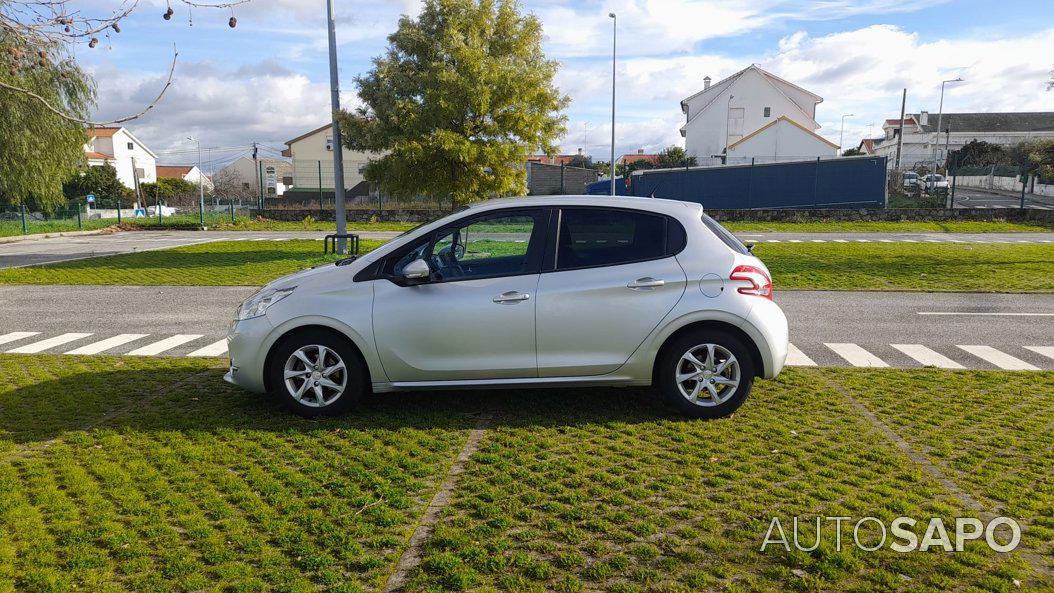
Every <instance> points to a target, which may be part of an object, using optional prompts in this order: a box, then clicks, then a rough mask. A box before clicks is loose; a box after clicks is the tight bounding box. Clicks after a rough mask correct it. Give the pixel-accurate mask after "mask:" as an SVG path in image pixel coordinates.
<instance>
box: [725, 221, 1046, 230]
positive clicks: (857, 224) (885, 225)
mask: <svg viewBox="0 0 1054 593" xmlns="http://www.w3.org/2000/svg"><path fill="white" fill-rule="evenodd" d="M721 224H722V225H724V227H725V228H727V229H728V230H730V231H732V232H735V233H749V232H768V233H1019V232H1047V233H1049V232H1051V231H1054V225H1051V224H1043V223H1040V222H1029V223H1018V222H1006V221H992V222H986V221H978V220H949V221H945V222H936V221H911V220H903V221H897V222H864V221H822V220H819V221H813V222H735V221H730V222H723V223H721Z"/></svg>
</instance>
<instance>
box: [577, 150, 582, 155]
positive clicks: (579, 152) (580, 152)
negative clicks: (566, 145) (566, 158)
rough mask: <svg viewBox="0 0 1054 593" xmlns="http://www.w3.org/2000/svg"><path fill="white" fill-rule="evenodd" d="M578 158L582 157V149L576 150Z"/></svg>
mask: <svg viewBox="0 0 1054 593" xmlns="http://www.w3.org/2000/svg"><path fill="white" fill-rule="evenodd" d="M578 156H582V149H581V148H579V149H578Z"/></svg>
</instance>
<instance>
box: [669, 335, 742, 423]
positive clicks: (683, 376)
mask: <svg viewBox="0 0 1054 593" xmlns="http://www.w3.org/2000/svg"><path fill="white" fill-rule="evenodd" d="M674 372H675V373H676V377H675V379H674V380H675V382H676V383H677V389H678V391H680V392H681V395H682V396H683V397H684V398H685V399H687V400H688V401H690V402H692V403H693V404H695V405H697V406H703V407H713V406H717V405H720V404H723V403H725V402H726V401H728V400H729V399H730V398H731V397H732V396H733V395H735V393H736V389H738V388H739V379H740V376H739V361H738V360H736V357H735V355H734V354H732V352H731V351H729V349H728V348H725V347H724V346H722V345H720V344H699V345H698V346H694V347H692V348H690V349H689V350H688V351H687V352H685V353H684V354H683V355H682V356H681V359H680V361H678V362H677V368H676V369H675V371H674Z"/></svg>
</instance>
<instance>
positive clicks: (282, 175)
mask: <svg viewBox="0 0 1054 593" xmlns="http://www.w3.org/2000/svg"><path fill="white" fill-rule="evenodd" d="M212 182H213V184H214V185H215V188H216V192H217V193H219V194H226V195H231V196H233V195H243V196H259V195H260V187H261V185H262V186H263V187H264V188H265V191H264V194H265V195H268V196H281V195H283V194H285V190H287V189H289V188H290V187H292V186H293V164H292V163H290V162H289V161H288V160H285V159H271V158H264V159H256V160H253V159H252V158H250V157H247V156H244V157H241V158H240V159H237V160H235V161H233V162H231V163H230V164H228V165H227V166H226V167H224V168H222V169H220V170H219V171H217V172H216V173H215V174H214V175H213V176H212Z"/></svg>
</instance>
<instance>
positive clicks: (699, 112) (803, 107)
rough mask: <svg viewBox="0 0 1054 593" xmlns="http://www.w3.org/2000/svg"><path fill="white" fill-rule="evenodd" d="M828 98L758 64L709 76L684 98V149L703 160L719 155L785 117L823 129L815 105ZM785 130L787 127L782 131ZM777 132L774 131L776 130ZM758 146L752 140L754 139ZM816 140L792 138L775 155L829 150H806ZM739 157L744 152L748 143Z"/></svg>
mask: <svg viewBox="0 0 1054 593" xmlns="http://www.w3.org/2000/svg"><path fill="white" fill-rule="evenodd" d="M822 101H823V97H820V96H819V95H816V94H815V93H812V92H809V91H807V90H805V89H803V88H801V87H800V86H798V85H796V84H793V83H790V82H788V81H786V80H783V79H782V78H780V77H778V76H776V75H775V74H772V73H771V72H767V71H765V70H762V69H761V68H759V67H758V66H757V65H755V64H751V65H750V66H748V67H746V68H744V69H743V70H740V71H739V72H736V73H735V74H733V75H731V76H729V77H728V78H725V79H724V80H721V81H719V82H717V83H715V84H710V77H709V76H708V77H706V78H704V79H703V90H701V91H699V92H698V93H696V94H694V95H692V96H690V97H688V98H686V99H684V100H683V101H681V112H682V113H684V116H685V123H684V125H683V126H681V136H683V137H684V139H685V152H686V153H687V154H688V156H694V157H696V159H697V160H698V162H699V163H700V164H705V163H707V162H708V161H709V162H713V160H712V159H714V158H720V157H721V156H722V155H723V154H724V153H725V149H726V148H727V147H729V146H731V145H732V144H735V143H736V142H738V141H739V140H741V139H743V138H744V137H746V136H748V135H750V134H752V133H754V132H756V131H757V130H759V129H761V128H763V127H765V126H767V125H769V124H771V123H773V122H775V121H776V120H778V119H779V118H780V117H784V118H786V119H788V120H790V121H792V122H794V123H795V124H798V127H799V128H801V129H803V130H805V131H809V132H812V131H815V130H818V129H819V128H820V124H819V123H817V122H816V105H817V104H818V103H820V102H822ZM780 131H782V130H780ZM772 133H773V132H769V134H772ZM752 146H753V143H752ZM810 146H812V147H815V148H817V149H819V148H820V146H819V145H818V144H814V143H805V142H800V143H793V142H792V143H788V144H787V145H785V146H783V147H779V150H778V151H777V153H776V154H775V155H774V156H775V157H777V158H779V159H782V160H794V159H795V158H803V159H807V158H816V157H817V156H822V155H825V154H827V153H828V152H829V151H828V150H827V149H826V147H824V150H823V151H822V152H816V151H806V152H805V154H793V152H794V151H805V149H806V148H809V147H810ZM741 151H744V152H743V153H742V154H741V155H740V156H742V155H743V154H745V151H746V148H741Z"/></svg>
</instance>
